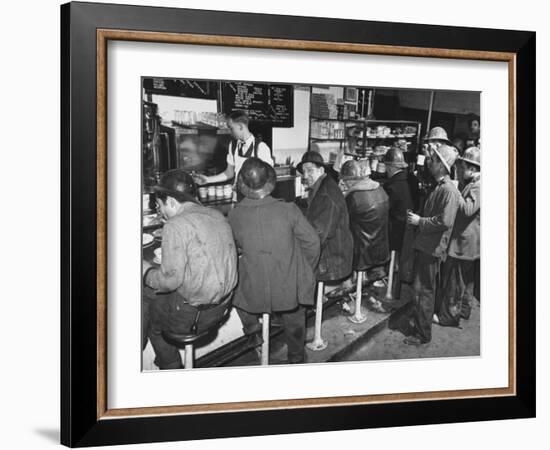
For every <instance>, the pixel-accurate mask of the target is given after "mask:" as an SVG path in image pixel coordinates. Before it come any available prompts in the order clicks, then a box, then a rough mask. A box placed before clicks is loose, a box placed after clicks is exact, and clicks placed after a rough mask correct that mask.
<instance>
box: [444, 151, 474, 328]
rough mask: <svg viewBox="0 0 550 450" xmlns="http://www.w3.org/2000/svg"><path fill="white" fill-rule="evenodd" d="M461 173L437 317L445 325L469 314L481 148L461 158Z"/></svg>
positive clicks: (457, 321)
mask: <svg viewBox="0 0 550 450" xmlns="http://www.w3.org/2000/svg"><path fill="white" fill-rule="evenodd" d="M459 159H460V164H459V171H458V172H459V176H460V178H461V179H462V180H463V182H464V183H465V187H464V188H463V190H462V197H461V198H460V201H459V206H458V212H457V214H456V220H455V224H454V228H453V234H452V235H451V243H450V245H449V258H448V259H447V261H446V262H445V264H444V266H443V273H442V290H441V294H442V295H441V302H440V303H441V304H440V309H439V312H438V314H437V316H436V320H437V322H438V323H439V324H440V325H443V326H458V325H459V323H460V319H461V318H463V319H468V318H469V317H470V308H471V302H472V299H473V298H474V284H475V282H476V281H478V282H479V280H476V279H475V278H476V275H475V272H476V271H475V265H476V263H478V262H479V257H480V253H479V248H480V245H479V241H480V212H481V211H480V206H481V195H480V185H481V173H480V170H481V163H480V150H479V148H477V147H470V148H468V149H467V150H466V151H465V152H464V155H463V156H462V157H461V158H459Z"/></svg>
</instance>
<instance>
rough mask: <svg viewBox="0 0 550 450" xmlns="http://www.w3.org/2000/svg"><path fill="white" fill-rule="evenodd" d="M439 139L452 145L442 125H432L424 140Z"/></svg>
mask: <svg viewBox="0 0 550 450" xmlns="http://www.w3.org/2000/svg"><path fill="white" fill-rule="evenodd" d="M430 141H439V142H444V143H445V144H447V145H451V146H452V145H453V144H452V142H451V141H450V140H449V137H448V136H447V132H446V131H445V128H443V127H434V128H432V129H431V130H430V132H429V133H428V136H427V137H425V138H424V142H430Z"/></svg>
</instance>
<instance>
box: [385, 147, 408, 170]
mask: <svg viewBox="0 0 550 450" xmlns="http://www.w3.org/2000/svg"><path fill="white" fill-rule="evenodd" d="M383 162H384V164H386V166H392V167H396V168H398V169H404V168H405V167H408V166H409V165H408V164H407V163H406V162H405V156H404V155H403V151H402V150H401V149H400V148H398V147H392V148H390V149H389V150H388V151H387V152H386V154H385V155H384V160H383Z"/></svg>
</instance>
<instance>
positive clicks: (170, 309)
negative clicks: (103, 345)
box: [142, 288, 227, 369]
mask: <svg viewBox="0 0 550 450" xmlns="http://www.w3.org/2000/svg"><path fill="white" fill-rule="evenodd" d="M226 310H227V302H224V303H221V304H219V305H216V306H213V307H211V308H208V309H203V310H202V311H201V312H200V316H199V320H198V322H197V333H200V332H201V331H203V330H205V329H207V328H210V327H212V326H214V325H215V324H216V323H217V322H219V321H220V320H221V318H222V317H223V315H224V313H225V311H226ZM197 313H198V309H197V308H195V307H194V306H191V305H189V304H188V303H186V302H185V300H184V299H183V297H182V296H181V295H179V294H178V293H177V292H171V293H169V294H160V295H156V294H155V292H154V291H153V290H152V289H149V288H144V290H143V296H142V349H144V348H145V346H146V345H147V338H149V340H150V341H151V345H152V346H153V349H154V350H155V364H156V365H157V366H158V367H159V369H179V368H181V367H182V362H181V356H180V352H179V349H178V348H177V347H175V346H174V345H171V344H169V343H168V342H166V341H165V340H164V338H163V337H162V332H163V331H168V332H172V333H183V334H185V333H190V332H191V328H192V327H193V324H194V323H195V319H196V317H197Z"/></svg>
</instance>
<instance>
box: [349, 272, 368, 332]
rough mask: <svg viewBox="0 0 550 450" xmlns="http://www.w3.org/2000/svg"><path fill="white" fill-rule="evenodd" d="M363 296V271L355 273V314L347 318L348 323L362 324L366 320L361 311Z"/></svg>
mask: <svg viewBox="0 0 550 450" xmlns="http://www.w3.org/2000/svg"><path fill="white" fill-rule="evenodd" d="M362 295H363V271H362V270H358V271H357V287H356V289H355V313H354V314H353V316H351V317H348V319H349V320H350V322H353V323H363V322H364V321H365V320H367V315H366V314H363V311H362V310H361V297H362Z"/></svg>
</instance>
